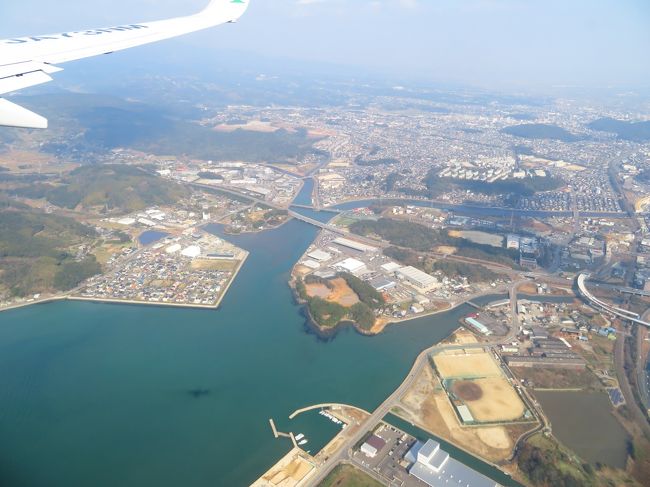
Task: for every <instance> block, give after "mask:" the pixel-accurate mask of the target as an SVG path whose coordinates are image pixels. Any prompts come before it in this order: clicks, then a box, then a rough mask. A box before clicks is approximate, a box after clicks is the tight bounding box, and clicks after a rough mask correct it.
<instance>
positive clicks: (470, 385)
mask: <svg viewBox="0 0 650 487" xmlns="http://www.w3.org/2000/svg"><path fill="white" fill-rule="evenodd" d="M452 392H453V393H454V394H456V396H458V398H459V399H462V400H463V401H478V400H479V399H481V398H482V397H483V389H481V387H480V386H478V385H477V384H476V383H474V382H472V381H471V380H463V381H459V382H455V383H454V385H453V387H452Z"/></svg>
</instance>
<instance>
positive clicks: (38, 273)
mask: <svg viewBox="0 0 650 487" xmlns="http://www.w3.org/2000/svg"><path fill="white" fill-rule="evenodd" d="M0 228H2V231H1V232H0V299H1V298H2V297H8V296H27V295H30V294H33V293H40V292H45V291H55V290H68V289H71V288H74V287H75V286H77V285H78V284H79V283H80V282H81V281H82V280H84V279H86V278H87V277H89V276H91V275H94V274H97V273H98V272H100V270H101V268H100V266H99V264H98V263H97V261H96V260H95V258H94V257H93V256H92V255H90V256H87V257H84V258H82V259H79V260H75V258H74V255H73V254H74V253H75V252H76V250H77V249H78V247H79V246H80V245H83V244H89V243H91V242H92V241H93V240H94V238H95V237H96V235H95V230H94V229H92V228H90V227H88V226H86V225H83V224H81V223H78V222H76V221H74V220H72V219H70V218H66V217H61V216H56V215H51V214H46V213H43V212H41V211H40V210H35V209H31V208H29V207H27V206H25V205H22V204H19V203H15V202H11V201H8V200H6V199H0Z"/></svg>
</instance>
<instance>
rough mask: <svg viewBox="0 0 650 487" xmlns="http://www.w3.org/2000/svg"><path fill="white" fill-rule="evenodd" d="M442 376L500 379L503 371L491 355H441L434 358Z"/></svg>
mask: <svg viewBox="0 0 650 487" xmlns="http://www.w3.org/2000/svg"><path fill="white" fill-rule="evenodd" d="M433 362H434V363H435V364H436V368H437V369H438V372H439V373H440V375H441V376H442V377H443V378H445V379H448V378H452V377H465V378H469V377H500V376H501V369H499V366H498V365H497V364H496V363H495V361H494V360H493V359H492V357H491V356H490V354H488V353H485V352H478V353H468V354H465V353H462V352H460V353H454V354H445V353H440V354H438V355H436V356H435V357H434V358H433Z"/></svg>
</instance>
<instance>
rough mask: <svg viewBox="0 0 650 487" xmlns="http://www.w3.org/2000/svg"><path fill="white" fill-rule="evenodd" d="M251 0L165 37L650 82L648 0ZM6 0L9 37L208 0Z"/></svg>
mask: <svg viewBox="0 0 650 487" xmlns="http://www.w3.org/2000/svg"><path fill="white" fill-rule="evenodd" d="M250 2H251V6H250V7H249V9H248V12H247V13H246V14H245V16H244V17H243V18H242V19H241V21H240V22H239V23H238V24H236V25H233V26H231V25H228V26H222V27H218V28H216V29H214V30H211V31H209V32H205V33H199V34H192V35H191V36H189V37H187V38H183V39H181V40H173V41H167V42H168V47H169V49H170V50H172V49H173V50H175V51H176V52H179V51H180V52H183V50H186V51H187V52H191V53H193V54H195V55H196V54H203V53H205V59H206V60H208V61H209V62H218V61H219V53H223V52H237V53H241V56H243V57H246V56H249V57H250V58H251V59H256V58H257V59H260V58H263V59H266V60H278V62H277V67H278V69H281V68H282V67H283V66H286V69H290V67H291V66H294V65H295V62H300V61H308V62H310V63H312V64H313V63H319V64H320V63H322V64H323V65H324V66H327V65H338V66H341V67H342V69H343V71H344V72H345V71H346V70H347V71H349V72H350V73H351V74H353V75H354V74H359V73H373V74H377V75H388V76H390V77H391V78H392V79H396V80H400V79H403V80H405V81H408V80H418V81H426V82H433V83H459V84H463V85H466V86H467V85H468V86H475V87H481V88H506V89H507V88H516V89H525V88H526V87H531V88H535V89H539V88H544V87H547V88H552V87H558V86H570V87H576V86H578V87H582V86H584V87H607V86H613V87H616V88H632V89H633V88H635V87H643V88H647V87H648V86H649V85H650V0H250ZM2 3H3V5H2V7H0V9H1V11H2V12H1V15H0V38H8V37H13V36H20V35H38V34H47V33H53V32H59V31H66V30H78V29H82V28H90V27H103V26H110V25H115V24H121V23H126V22H129V23H132V22H141V21H147V20H157V19H160V18H165V17H167V16H170V15H183V14H186V13H192V12H193V11H195V10H198V9H200V8H201V7H202V6H204V5H205V4H206V3H207V0H205V1H203V0H90V1H89V0H57V1H56V2H52V1H51V0H21V1H6V2H2ZM125 59H126V58H125ZM129 59H131V58H130V57H129ZM145 62H146V61H145Z"/></svg>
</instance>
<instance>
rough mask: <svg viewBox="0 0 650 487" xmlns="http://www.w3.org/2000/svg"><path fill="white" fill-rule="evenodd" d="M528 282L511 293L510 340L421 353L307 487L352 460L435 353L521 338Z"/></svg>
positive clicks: (437, 347)
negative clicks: (521, 294)
mask: <svg viewBox="0 0 650 487" xmlns="http://www.w3.org/2000/svg"><path fill="white" fill-rule="evenodd" d="M524 282H527V281H516V282H513V283H512V285H511V286H510V289H509V294H510V306H511V313H512V317H511V319H512V321H511V330H510V333H509V334H508V335H507V336H506V337H504V338H502V339H501V340H499V341H495V342H487V343H477V344H472V345H433V346H431V347H429V348H427V349H425V350H423V351H422V352H420V354H419V355H418V356H417V358H416V359H415V362H414V363H413V367H411V370H410V372H409V373H408V375H407V376H406V378H405V379H404V381H403V382H402V383H401V384H400V386H399V387H398V388H397V389H396V390H395V392H393V393H392V394H391V395H390V396H388V397H387V398H386V400H385V401H384V402H383V403H381V405H380V406H379V407H378V408H377V409H375V411H373V412H372V414H371V415H370V416H369V417H368V418H367V419H366V420H365V421H364V422H363V423H361V425H360V427H359V430H358V431H357V432H356V433H355V434H353V435H352V436H350V437H349V438H348V439H347V440H346V441H345V443H343V444H342V445H341V447H340V448H339V450H338V452H337V453H336V454H335V455H333V456H331V457H329V458H327V459H326V460H325V461H324V462H323V464H322V465H321V466H320V467H319V468H318V471H317V472H316V474H315V475H314V476H313V477H311V478H310V479H309V481H308V482H307V483H306V484H305V485H306V486H309V487H316V486H318V485H320V483H321V482H322V481H323V480H325V477H327V475H328V474H329V473H330V472H331V471H332V469H333V468H334V467H335V466H336V465H337V464H338V463H339V462H341V461H343V460H345V459H347V458H348V454H349V451H350V449H351V448H353V447H354V445H356V444H357V443H358V442H359V441H361V439H362V438H363V437H364V435H365V434H366V433H367V432H368V431H369V430H370V429H372V428H373V427H374V426H375V425H376V424H377V423H379V422H380V421H381V420H382V419H383V418H384V416H386V415H387V414H388V413H389V412H390V410H391V409H392V408H393V406H395V405H396V404H397V403H398V402H399V400H400V399H401V398H402V396H403V395H404V394H405V393H406V391H407V390H408V389H409V388H410V387H411V386H412V385H413V382H415V380H416V379H417V378H418V376H419V375H420V373H421V372H422V369H423V368H424V366H425V365H427V361H428V357H429V354H430V353H432V352H434V351H440V350H456V349H470V348H486V347H489V346H493V345H497V344H499V343H508V342H510V341H512V339H513V338H514V336H515V335H516V334H517V331H518V328H519V320H518V317H517V289H518V287H519V286H520V285H521V284H522V283H524Z"/></svg>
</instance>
